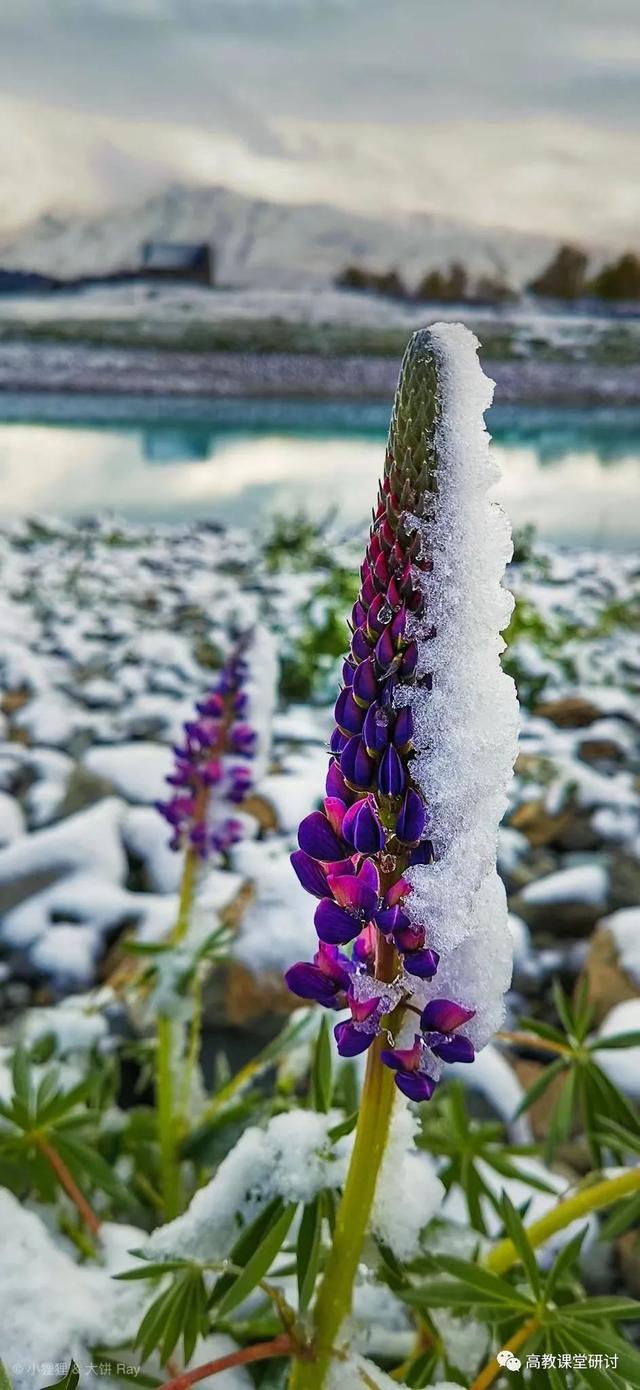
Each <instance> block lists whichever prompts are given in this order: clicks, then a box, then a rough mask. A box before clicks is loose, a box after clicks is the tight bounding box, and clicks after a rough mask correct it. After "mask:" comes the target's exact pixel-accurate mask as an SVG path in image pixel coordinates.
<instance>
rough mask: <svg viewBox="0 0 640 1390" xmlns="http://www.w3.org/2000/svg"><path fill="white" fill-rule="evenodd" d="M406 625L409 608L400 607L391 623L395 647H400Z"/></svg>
mask: <svg viewBox="0 0 640 1390" xmlns="http://www.w3.org/2000/svg"><path fill="white" fill-rule="evenodd" d="M406 625H407V610H406V608H404V607H403V608H400V609H399V611H398V612H397V613H396V615H395V617H394V619H393V622H392V624H391V636H392V638H393V645H394V647H398V646H399V645H400V641H401V638H402V637H403V636H404V630H405V627H406Z"/></svg>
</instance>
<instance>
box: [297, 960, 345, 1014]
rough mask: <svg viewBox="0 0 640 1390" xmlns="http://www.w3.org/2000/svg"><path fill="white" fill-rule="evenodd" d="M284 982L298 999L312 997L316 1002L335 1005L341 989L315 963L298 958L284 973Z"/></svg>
mask: <svg viewBox="0 0 640 1390" xmlns="http://www.w3.org/2000/svg"><path fill="white" fill-rule="evenodd" d="M284 978H285V980H286V983H287V985H288V987H289V989H290V990H291V993H292V994H297V995H298V997H299V998H300V999H313V1000H314V1001H315V1003H317V1004H325V1005H335V1003H336V1000H337V997H338V995H339V994H340V993H341V989H340V988H339V986H338V985H337V984H336V982H335V980H331V979H329V977H328V976H327V975H325V974H324V973H323V971H322V970H319V969H318V966H317V965H310V964H309V963H308V962H307V961H303V960H300V961H298V962H297V964H296V965H292V966H291V968H290V970H287V972H286V974H285V977H284Z"/></svg>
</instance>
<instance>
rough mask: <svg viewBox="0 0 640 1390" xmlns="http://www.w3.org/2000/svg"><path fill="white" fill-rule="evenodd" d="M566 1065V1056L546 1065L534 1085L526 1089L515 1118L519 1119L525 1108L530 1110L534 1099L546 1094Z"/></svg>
mask: <svg viewBox="0 0 640 1390" xmlns="http://www.w3.org/2000/svg"><path fill="white" fill-rule="evenodd" d="M566 1066H567V1059H566V1058H565V1057H558V1059H557V1061H556V1062H552V1063H551V1065H550V1066H547V1067H545V1069H544V1071H543V1072H542V1073H541V1074H540V1076H539V1077H538V1078H537V1080H536V1081H534V1082H533V1085H531V1086H530V1087H529V1089H528V1091H525V1093H524V1095H523V1097H522V1100H521V1101H520V1104H519V1106H518V1108H517V1110H516V1112H515V1114H514V1119H517V1118H518V1116H519V1115H522V1114H523V1113H524V1111H525V1110H528V1109H529V1107H530V1106H531V1105H533V1103H534V1101H536V1100H538V1099H539V1097H540V1096H542V1095H544V1092H545V1091H546V1089H547V1087H548V1086H550V1085H551V1082H552V1081H553V1080H554V1078H555V1077H556V1076H559V1075H560V1072H561V1071H564V1070H565V1068H566Z"/></svg>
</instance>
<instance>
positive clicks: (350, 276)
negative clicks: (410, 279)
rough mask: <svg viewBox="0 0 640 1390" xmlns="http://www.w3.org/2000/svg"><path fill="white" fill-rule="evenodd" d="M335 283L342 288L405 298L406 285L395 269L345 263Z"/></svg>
mask: <svg viewBox="0 0 640 1390" xmlns="http://www.w3.org/2000/svg"><path fill="white" fill-rule="evenodd" d="M336 285H337V286H338V288H339V289H343V290H366V291H368V292H369V293H370V294H386V295H390V296H391V297H392V298H394V299H405V298H406V295H407V290H406V286H405V284H404V281H403V280H402V278H401V276H400V275H399V274H398V271H397V270H370V269H368V268H367V267H366V266H361V265H347V266H345V268H344V270H341V271H340V274H339V275H338V276H337V279H336Z"/></svg>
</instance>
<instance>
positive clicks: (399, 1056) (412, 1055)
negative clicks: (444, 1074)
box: [380, 1033, 422, 1072]
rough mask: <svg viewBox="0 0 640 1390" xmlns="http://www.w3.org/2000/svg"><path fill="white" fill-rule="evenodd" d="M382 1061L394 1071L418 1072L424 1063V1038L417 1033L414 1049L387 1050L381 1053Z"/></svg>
mask: <svg viewBox="0 0 640 1390" xmlns="http://www.w3.org/2000/svg"><path fill="white" fill-rule="evenodd" d="M380 1061H381V1062H384V1064H385V1067H391V1070H392V1071H405V1072H413V1071H418V1070H419V1068H420V1063H421V1062H422V1038H421V1037H420V1034H419V1033H416V1036H415V1040H414V1044H413V1047H391V1048H385V1050H384V1051H383V1052H381V1053H380Z"/></svg>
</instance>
